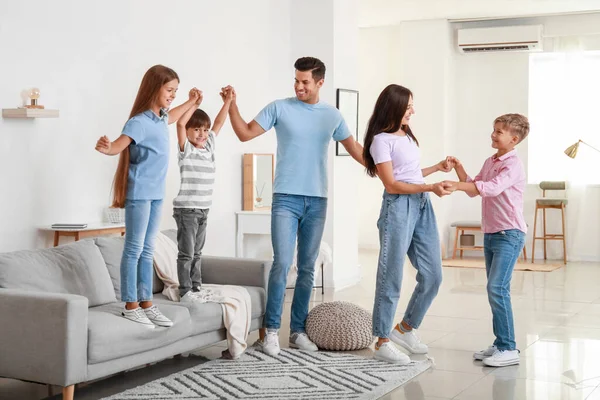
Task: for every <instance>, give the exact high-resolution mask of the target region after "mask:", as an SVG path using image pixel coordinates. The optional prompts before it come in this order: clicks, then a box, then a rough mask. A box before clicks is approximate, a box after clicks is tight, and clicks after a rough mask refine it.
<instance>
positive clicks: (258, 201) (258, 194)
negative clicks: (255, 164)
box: [255, 182, 266, 208]
mask: <svg viewBox="0 0 600 400" xmlns="http://www.w3.org/2000/svg"><path fill="white" fill-rule="evenodd" d="M265 185H266V183H265V182H263V184H262V187H261V188H260V191H258V186H257V187H256V203H255V204H256V207H257V208H260V207H262V201H263V199H262V194H263V191H264V190H265Z"/></svg>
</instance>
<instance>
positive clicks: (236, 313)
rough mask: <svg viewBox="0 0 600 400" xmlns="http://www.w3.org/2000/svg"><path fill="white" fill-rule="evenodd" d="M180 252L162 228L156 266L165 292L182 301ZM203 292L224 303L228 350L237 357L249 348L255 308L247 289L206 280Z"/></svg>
mask: <svg viewBox="0 0 600 400" xmlns="http://www.w3.org/2000/svg"><path fill="white" fill-rule="evenodd" d="M177 252H178V250H177V245H176V244H175V243H174V242H173V241H172V240H171V239H169V238H168V237H167V236H166V235H164V234H163V233H160V232H159V233H158V235H157V237H156V245H155V249H154V269H155V270H156V274H157V275H158V277H159V278H160V280H162V281H163V283H164V284H165V288H164V289H163V292H162V293H163V294H164V295H165V296H166V297H167V298H169V299H170V300H173V301H179V279H178V278H177ZM201 295H202V298H203V300H204V301H205V302H214V303H220V304H221V308H222V309H223V323H224V324H225V328H226V329H227V342H228V345H229V353H230V354H231V356H232V357H233V358H238V357H239V356H241V355H242V354H243V353H244V351H245V350H246V347H247V344H246V340H247V339H248V330H249V329H250V321H251V311H252V308H251V300H250V295H249V294H248V291H247V290H246V289H245V288H243V287H241V286H230V285H206V284H203V285H202V291H201Z"/></svg>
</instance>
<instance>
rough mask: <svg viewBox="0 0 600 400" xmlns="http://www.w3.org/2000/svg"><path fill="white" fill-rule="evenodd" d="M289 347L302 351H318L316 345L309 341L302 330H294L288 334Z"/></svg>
mask: <svg viewBox="0 0 600 400" xmlns="http://www.w3.org/2000/svg"><path fill="white" fill-rule="evenodd" d="M290 347H291V348H292V349H299V350H304V351H319V348H318V347H317V345H316V344H314V343H313V342H311V340H310V339H309V338H308V335H307V334H306V333H304V332H294V333H292V334H291V335H290Z"/></svg>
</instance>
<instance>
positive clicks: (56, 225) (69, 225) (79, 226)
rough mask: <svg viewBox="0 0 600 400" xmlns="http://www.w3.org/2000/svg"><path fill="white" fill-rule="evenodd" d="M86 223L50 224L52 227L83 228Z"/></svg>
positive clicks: (85, 226)
mask: <svg viewBox="0 0 600 400" xmlns="http://www.w3.org/2000/svg"><path fill="white" fill-rule="evenodd" d="M84 228H87V224H74V223H71V224H52V229H84Z"/></svg>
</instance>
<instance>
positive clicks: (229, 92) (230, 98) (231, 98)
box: [219, 85, 236, 103]
mask: <svg viewBox="0 0 600 400" xmlns="http://www.w3.org/2000/svg"><path fill="white" fill-rule="evenodd" d="M219 95H220V96H221V99H223V103H235V100H236V96H235V89H234V88H233V86H231V85H227V86H225V87H224V88H221V93H219Z"/></svg>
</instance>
